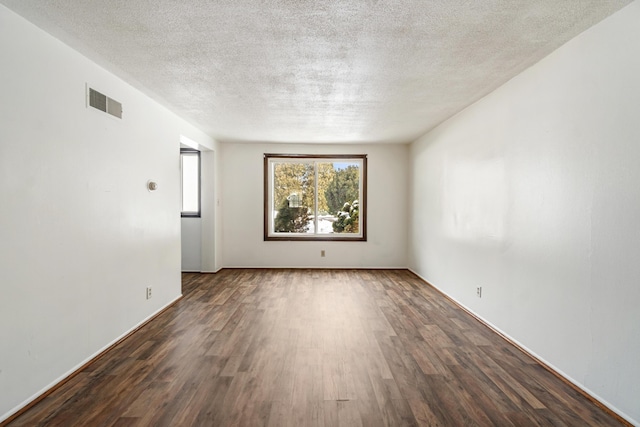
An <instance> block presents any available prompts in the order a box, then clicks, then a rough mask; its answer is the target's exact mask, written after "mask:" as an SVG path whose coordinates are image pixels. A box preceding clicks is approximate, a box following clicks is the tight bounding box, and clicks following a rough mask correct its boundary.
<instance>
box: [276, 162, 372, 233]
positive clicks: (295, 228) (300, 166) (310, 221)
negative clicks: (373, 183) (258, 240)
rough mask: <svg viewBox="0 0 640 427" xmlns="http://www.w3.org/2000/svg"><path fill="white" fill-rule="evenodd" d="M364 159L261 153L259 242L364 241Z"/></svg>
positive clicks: (365, 175) (365, 223) (365, 180)
mask: <svg viewBox="0 0 640 427" xmlns="http://www.w3.org/2000/svg"><path fill="white" fill-rule="evenodd" d="M366 201H367V156H366V155H360V154H359V155H316V156H311V155H300V154H265V155H264V240H342V241H346V240H351V241H366V240H367V221H366V218H367V216H366V214H367V211H366V209H367V203H366Z"/></svg>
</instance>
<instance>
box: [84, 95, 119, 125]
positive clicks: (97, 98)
mask: <svg viewBox="0 0 640 427" xmlns="http://www.w3.org/2000/svg"><path fill="white" fill-rule="evenodd" d="M89 105H90V106H91V107H93V108H96V109H98V110H100V111H104V112H105V113H108V114H111V115H112V116H115V117H117V118H119V119H121V118H122V104H121V103H119V102H118V101H116V100H115V99H111V98H109V97H108V96H106V95H103V94H101V93H100V92H98V91H97V90H95V89H92V88H89Z"/></svg>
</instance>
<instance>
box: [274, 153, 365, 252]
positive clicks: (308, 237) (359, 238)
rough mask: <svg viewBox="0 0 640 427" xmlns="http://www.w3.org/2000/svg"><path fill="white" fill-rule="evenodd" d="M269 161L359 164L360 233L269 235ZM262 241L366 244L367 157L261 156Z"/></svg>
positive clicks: (337, 155) (353, 155) (324, 155)
mask: <svg viewBox="0 0 640 427" xmlns="http://www.w3.org/2000/svg"><path fill="white" fill-rule="evenodd" d="M272 159H286V160H296V159H297V160H300V161H301V162H302V161H304V160H308V161H313V162H315V161H319V160H326V161H329V160H338V161H339V160H345V161H346V160H358V161H359V162H361V164H362V170H361V174H360V180H361V181H360V199H359V200H358V203H359V206H360V214H359V222H360V226H359V227H360V233H358V234H351V233H332V234H315V233H314V234H311V233H278V234H277V235H276V234H275V233H274V232H272V231H271V222H272V214H270V212H271V211H273V207H272V200H271V198H272V197H273V196H272V191H271V185H272V176H271V175H272V173H271V168H270V161H271V160H272ZM316 209H317V206H316ZM263 216H264V240H265V241H339V242H366V241H367V155H366V154H272V153H265V154H264V215H263Z"/></svg>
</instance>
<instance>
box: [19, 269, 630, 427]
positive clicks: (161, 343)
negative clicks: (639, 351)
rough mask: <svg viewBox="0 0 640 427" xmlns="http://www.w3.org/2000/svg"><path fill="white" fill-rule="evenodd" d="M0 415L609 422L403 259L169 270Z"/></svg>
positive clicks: (226, 421) (59, 419)
mask: <svg viewBox="0 0 640 427" xmlns="http://www.w3.org/2000/svg"><path fill="white" fill-rule="evenodd" d="M183 291H184V298H183V299H182V300H180V301H179V302H178V303H176V304H175V305H173V306H172V307H171V308H170V309H168V310H166V311H165V312H164V313H162V314H161V315H160V316H159V317H158V318H156V319H154V320H153V321H152V322H150V323H149V324H147V325H146V326H144V327H143V328H142V329H140V330H139V331H137V332H136V333H135V334H133V335H132V336H131V337H130V338H128V339H126V340H125V341H123V342H122V343H120V344H119V345H118V346H117V347H115V348H114V349H113V350H111V351H110V352H108V353H107V354H106V355H104V356H103V357H102V358H100V359H98V360H97V361H96V362H95V363H93V364H91V365H90V366H88V367H87V368H86V369H84V370H83V371H82V372H80V373H79V374H78V375H76V376H75V377H73V378H72V379H71V380H70V381H68V382H67V383H66V384H64V385H63V386H62V387H60V388H58V389H57V390H55V391H54V392H53V393H52V394H50V395H49V396H48V397H46V398H45V399H43V400H42V401H41V402H40V403H38V404H37V405H35V406H34V407H33V408H31V409H30V410H28V411H27V412H25V413H24V414H23V415H22V416H20V417H18V418H17V419H16V420H14V422H13V423H11V424H10V425H11V426H34V425H47V426H75V425H82V426H192V425H193V426H278V427H280V426H365V427H367V426H405V425H406V426H411V425H424V426H467V425H470V426H471V425H472V426H549V425H553V426H587V425H588V426H615V425H621V424H620V422H619V421H617V420H616V419H614V418H612V417H611V416H609V415H608V414H607V413H605V412H604V411H602V410H601V409H599V408H598V407H597V406H595V405H594V404H593V403H591V402H590V401H589V400H588V399H586V398H585V397H584V396H582V395H581V394H579V393H578V392H576V391H575V390H573V389H572V388H571V387H569V386H568V385H566V384H565V383H564V382H562V381H561V380H559V379H558V378H556V377H555V376H554V375H552V374H551V373H549V372H548V371H547V370H545V369H544V368H543V367H541V366H540V365H539V364H537V363H536V362H535V361H534V360H532V359H531V358H529V357H528V356H527V355H525V354H524V353H522V352H521V351H519V350H518V349H517V348H515V347H513V346H511V345H510V344H508V343H507V342H506V341H505V340H503V339H502V338H501V337H499V336H498V335H496V334H495V333H493V332H492V331H491V330H489V329H488V328H486V327H485V326H483V325H482V324H480V323H479V322H478V321H476V320H475V319H474V318H472V317H471V316H469V315H468V314H466V313H465V312H464V311H462V310H461V309H459V308H458V307H457V306H455V305H454V304H452V303H451V302H450V301H449V300H447V299H446V298H444V297H443V296H442V295H440V294H439V293H438V292H437V291H435V290H434V289H433V288H431V287H430V286H428V285H426V284H425V283H424V282H422V281H420V280H419V279H418V278H417V277H416V276H414V275H413V274H412V273H410V272H408V271H404V270H374V271H372V270H223V271H221V272H220V273H218V274H215V275H213V274H208V275H200V274H185V275H183Z"/></svg>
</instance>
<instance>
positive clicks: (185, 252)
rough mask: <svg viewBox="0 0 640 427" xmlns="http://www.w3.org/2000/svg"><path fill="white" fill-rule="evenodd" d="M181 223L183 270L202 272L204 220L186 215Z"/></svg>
mask: <svg viewBox="0 0 640 427" xmlns="http://www.w3.org/2000/svg"><path fill="white" fill-rule="evenodd" d="M180 223H181V227H180V231H181V233H180V234H181V243H182V245H181V248H182V251H181V252H182V263H181V267H182V271H191V272H200V271H201V270H202V220H201V218H189V217H185V218H182V219H181V221H180Z"/></svg>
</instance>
